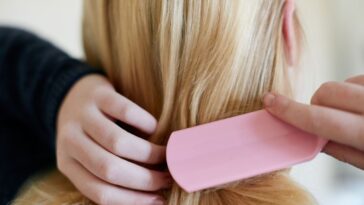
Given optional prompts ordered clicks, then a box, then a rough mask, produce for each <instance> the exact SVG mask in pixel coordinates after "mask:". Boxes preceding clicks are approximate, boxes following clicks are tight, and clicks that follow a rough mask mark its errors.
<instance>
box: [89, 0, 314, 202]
mask: <svg viewBox="0 0 364 205" xmlns="http://www.w3.org/2000/svg"><path fill="white" fill-rule="evenodd" d="M284 4H285V1H284V0H226V1H220V0H135V1H134V0H133V1H132V0H107V1H106V0H88V1H85V16H84V45H85V51H86V56H87V60H88V62H89V63H90V64H92V65H94V66H98V67H102V68H104V69H105V71H106V73H107V75H108V77H109V79H110V80H111V81H112V83H113V85H114V86H115V88H116V89H117V90H118V91H119V92H120V93H121V94H123V95H124V96H126V97H127V98H129V99H131V100H132V101H134V102H136V103H137V104H139V105H140V106H142V107H143V108H145V109H146V110H148V111H149V112H150V113H152V114H153V115H154V116H155V117H156V118H157V119H158V128H157V131H156V133H155V134H154V135H153V136H151V138H150V140H151V141H153V142H154V143H158V144H166V142H167V140H168V136H169V134H170V133H171V132H172V131H174V130H178V129H182V128H186V127H191V126H194V125H198V124H202V123H206V122H211V121H214V120H218V119H222V118H226V117H229V116H234V115H238V114H242V113H246V112H251V111H255V110H258V109H261V108H262V104H261V100H260V99H261V96H262V94H263V93H265V92H268V91H276V92H280V93H283V94H285V95H291V87H290V84H289V79H288V75H287V65H286V59H285V52H284V40H283V35H282V18H283V8H284ZM163 194H164V195H165V196H166V198H167V199H168V204H170V205H197V204H201V205H220V204H221V205H239V204H242V205H243V204H244V205H260V204H277V205H278V204H279V205H290V204H292V205H293V204H295V205H306V204H314V200H313V199H312V197H311V196H310V195H309V194H307V193H306V192H305V191H304V190H303V189H301V188H300V187H299V186H298V185H296V184H295V183H294V182H293V181H292V180H291V179H290V177H289V175H288V170H282V171H277V172H274V173H270V174H267V175H263V176H259V177H255V178H252V179H248V180H244V181H240V182H235V183H231V184H227V185H223V186H221V187H216V188H214V189H208V190H204V191H200V192H195V193H186V192H184V191H183V190H182V189H181V188H180V187H178V185H177V184H174V185H173V187H172V189H171V190H167V191H164V192H163Z"/></svg>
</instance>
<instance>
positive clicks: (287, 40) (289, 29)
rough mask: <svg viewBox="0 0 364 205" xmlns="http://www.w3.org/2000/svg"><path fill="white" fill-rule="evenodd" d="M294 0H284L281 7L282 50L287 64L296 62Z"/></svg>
mask: <svg viewBox="0 0 364 205" xmlns="http://www.w3.org/2000/svg"><path fill="white" fill-rule="evenodd" d="M294 11H295V4H294V0H286V2H285V5H284V9H283V12H284V13H283V31H282V32H283V38H284V50H285V53H286V57H287V63H288V65H289V66H294V65H295V64H296V63H297V62H296V61H297V42H296V32H295V25H294Z"/></svg>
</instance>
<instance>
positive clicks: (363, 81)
mask: <svg viewBox="0 0 364 205" xmlns="http://www.w3.org/2000/svg"><path fill="white" fill-rule="evenodd" d="M345 82H348V83H355V84H358V85H362V86H364V75H358V76H355V77H351V78H349V79H347V80H346V81H345Z"/></svg>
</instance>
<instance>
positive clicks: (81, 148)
mask: <svg viewBox="0 0 364 205" xmlns="http://www.w3.org/2000/svg"><path fill="white" fill-rule="evenodd" d="M64 140H66V141H67V142H64V144H67V145H68V147H67V151H68V153H69V155H70V156H73V157H74V158H75V159H76V160H77V161H78V162H79V163H80V164H82V165H83V166H84V167H85V168H86V169H87V170H89V171H90V172H91V173H93V174H94V175H95V176H97V177H99V178H100V179H102V180H104V181H106V182H109V183H111V184H115V185H120V186H123V187H127V188H131V189H137V190H143V191H156V190H159V189H161V188H167V187H169V185H170V184H171V182H172V179H171V177H170V175H169V174H168V173H167V172H159V171H154V170H148V169H146V168H144V167H141V166H139V165H136V164H134V163H131V162H129V161H126V160H124V159H121V158H119V157H117V156H115V155H113V154H111V153H109V152H107V151H106V150H104V149H103V148H102V147H100V146H99V145H98V144H96V143H95V142H93V141H92V140H91V139H89V138H88V137H87V136H72V137H64Z"/></svg>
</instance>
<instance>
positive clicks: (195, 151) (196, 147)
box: [167, 110, 327, 192]
mask: <svg viewBox="0 0 364 205" xmlns="http://www.w3.org/2000/svg"><path fill="white" fill-rule="evenodd" d="M326 143H327V140H324V139H320V138H318V137H316V136H314V135H311V134H308V133H306V132H303V131H301V130H299V129H297V128H295V127H293V126H291V125H288V124H286V123H284V122H282V121H280V120H279V119H277V118H275V117H273V116H272V115H270V114H269V113H268V112H267V111H265V110H260V111H256V112H251V113H248V114H244V115H239V116H235V117H231V118H227V119H223V120H219V121H215V122H211V123H207V124H203V125H199V126H196V127H191V128H187V129H183V130H178V131H175V132H173V133H172V135H171V136H170V138H169V141H168V144H167V164H168V168H169V171H170V172H171V174H172V177H173V178H174V180H175V181H176V182H177V183H178V184H179V185H180V186H181V187H182V188H183V189H184V190H185V191H187V192H194V191H199V190H202V189H206V188H211V187H215V186H219V185H222V184H226V183H229V182H233V181H237V180H242V179H246V178H250V177H254V176H257V175H261V174H264V173H268V172H272V171H276V170H280V169H284V168H288V167H291V166H293V165H296V164H299V163H302V162H305V161H308V160H311V159H313V158H314V157H315V156H316V155H317V154H318V153H319V152H320V151H321V150H322V148H323V147H324V146H325V144H326Z"/></svg>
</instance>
